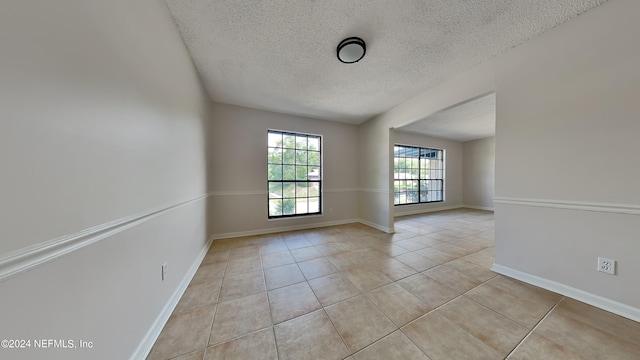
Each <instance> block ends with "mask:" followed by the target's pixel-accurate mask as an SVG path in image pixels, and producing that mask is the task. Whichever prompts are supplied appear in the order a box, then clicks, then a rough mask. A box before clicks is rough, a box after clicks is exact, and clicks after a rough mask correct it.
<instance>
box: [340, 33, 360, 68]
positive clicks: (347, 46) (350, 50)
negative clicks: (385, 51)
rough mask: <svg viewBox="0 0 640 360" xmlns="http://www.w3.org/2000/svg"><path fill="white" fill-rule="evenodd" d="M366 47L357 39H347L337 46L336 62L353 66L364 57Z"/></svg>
mask: <svg viewBox="0 0 640 360" xmlns="http://www.w3.org/2000/svg"><path fill="white" fill-rule="evenodd" d="M366 52H367V46H366V44H365V43H364V40H362V39H360V38H359V37H349V38H346V39H344V40H342V41H341V42H340V44H338V50H337V54H338V60H340V61H342V62H343V63H345V64H353V63H356V62H358V61H360V59H362V58H363V57H364V54H365V53H366Z"/></svg>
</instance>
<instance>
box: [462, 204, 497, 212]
mask: <svg viewBox="0 0 640 360" xmlns="http://www.w3.org/2000/svg"><path fill="white" fill-rule="evenodd" d="M462 207H463V208H467V209H474V210H486V211H494V208H492V207H489V206H475V205H462Z"/></svg>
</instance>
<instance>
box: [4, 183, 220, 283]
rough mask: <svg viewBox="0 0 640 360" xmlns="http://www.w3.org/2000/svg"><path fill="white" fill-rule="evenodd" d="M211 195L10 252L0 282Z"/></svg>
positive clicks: (5, 257) (5, 258) (6, 257)
mask: <svg viewBox="0 0 640 360" xmlns="http://www.w3.org/2000/svg"><path fill="white" fill-rule="evenodd" d="M208 196H209V194H203V195H200V196H197V197H195V198H192V199H190V200H186V201H182V202H178V203H175V204H172V205H168V206H164V207H160V208H156V209H153V210H150V211H147V212H144V213H140V214H135V215H131V216H127V217H123V218H120V219H117V220H114V221H110V222H108V223H104V224H101V225H98V226H94V227H92V228H88V229H85V230H81V231H79V232H77V233H75V234H69V235H65V236H62V237H59V238H56V239H53V240H49V241H45V242H42V243H39V244H35V245H32V246H28V247H25V248H22V249H18V250H16V251H12V252H9V253H7V254H5V255H4V256H3V257H2V258H0V282H2V281H4V280H6V279H8V278H10V277H13V276H16V275H18V274H20V273H22V272H24V271H27V270H30V269H32V268H34V267H36V266H40V265H42V264H45V263H47V262H49V261H51V260H54V259H56V258H59V257H60V256H63V255H66V254H69V253H71V252H74V251H76V250H78V249H81V248H83V247H85V246H88V245H91V244H93V243H96V242H98V241H100V240H102V239H106V238H108V237H110V236H113V235H115V234H117V233H119V232H122V231H124V230H127V229H129V228H132V227H134V226H137V225H140V224H142V223H144V222H146V221H149V220H151V219H153V218H156V217H158V216H160V215H163V214H164V213H166V212H167V211H171V210H174V209H177V208H179V207H182V206H185V205H188V204H190V203H192V202H195V201H198V200H202V199H205V198H207V197H208Z"/></svg>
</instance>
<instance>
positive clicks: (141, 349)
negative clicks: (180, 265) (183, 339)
mask: <svg viewBox="0 0 640 360" xmlns="http://www.w3.org/2000/svg"><path fill="white" fill-rule="evenodd" d="M211 243H213V237H209V240H207V244H206V245H205V246H204V247H203V248H202V250H201V251H200V254H198V257H197V258H196V261H194V263H193V265H192V266H191V268H189V271H188V272H187V274H186V275H185V277H184V278H183V279H182V281H181V282H180V286H178V288H177V289H176V291H174V292H173V295H172V296H171V298H170V299H169V302H168V303H167V304H166V305H165V307H164V308H163V309H162V312H160V315H158V317H157V318H156V321H155V322H154V323H153V325H152V326H151V328H150V329H149V331H147V334H146V335H145V336H144V338H143V339H142V342H140V345H138V348H137V349H136V351H135V352H134V353H133V354H132V355H131V357H130V359H146V357H147V356H148V355H149V353H150V352H151V349H152V348H153V344H155V342H156V340H158V336H160V333H161V332H162V329H163V328H164V326H165V325H166V324H167V321H169V317H171V314H172V313H173V310H174V309H175V308H176V306H177V305H178V302H179V301H180V298H181V297H182V294H184V292H185V290H187V287H188V286H189V283H191V279H193V276H194V275H195V274H196V271H198V268H199V267H200V264H201V263H202V260H204V257H205V256H206V255H207V251H209V248H210V247H211Z"/></svg>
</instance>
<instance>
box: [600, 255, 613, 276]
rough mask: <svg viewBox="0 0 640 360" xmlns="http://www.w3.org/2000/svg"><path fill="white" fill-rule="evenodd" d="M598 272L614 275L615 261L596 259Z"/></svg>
mask: <svg viewBox="0 0 640 360" xmlns="http://www.w3.org/2000/svg"><path fill="white" fill-rule="evenodd" d="M598 271H602V272H604V273H607V274H611V275H615V274H616V261H615V260H611V259H607V258H603V257H598Z"/></svg>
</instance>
